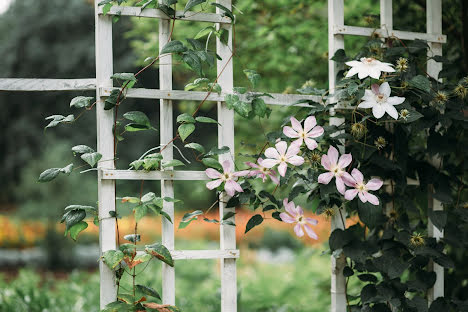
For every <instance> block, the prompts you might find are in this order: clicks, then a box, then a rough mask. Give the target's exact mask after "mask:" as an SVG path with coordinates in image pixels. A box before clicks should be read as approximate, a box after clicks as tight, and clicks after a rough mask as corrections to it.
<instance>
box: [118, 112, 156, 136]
mask: <svg viewBox="0 0 468 312" xmlns="http://www.w3.org/2000/svg"><path fill="white" fill-rule="evenodd" d="M123 117H124V118H125V119H127V120H130V121H132V122H133V123H130V124H128V125H126V126H125V130H126V131H131V132H132V131H141V130H148V129H153V127H151V122H150V120H149V118H148V116H146V114H145V113H143V112H140V111H132V112H127V113H125V114H124V115H123Z"/></svg>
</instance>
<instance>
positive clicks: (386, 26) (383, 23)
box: [380, 0, 393, 33]
mask: <svg viewBox="0 0 468 312" xmlns="http://www.w3.org/2000/svg"><path fill="white" fill-rule="evenodd" d="M380 28H381V29H382V30H383V31H385V32H386V33H391V31H392V30H393V8H392V0H380Z"/></svg>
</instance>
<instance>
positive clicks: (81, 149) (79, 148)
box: [72, 145, 94, 154]
mask: <svg viewBox="0 0 468 312" xmlns="http://www.w3.org/2000/svg"><path fill="white" fill-rule="evenodd" d="M72 152H73V154H84V153H94V150H93V149H92V148H91V147H89V146H86V145H76V146H73V147H72Z"/></svg>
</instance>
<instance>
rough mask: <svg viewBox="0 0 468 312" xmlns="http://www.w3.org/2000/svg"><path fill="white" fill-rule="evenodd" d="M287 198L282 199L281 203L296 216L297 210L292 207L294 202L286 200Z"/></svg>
mask: <svg viewBox="0 0 468 312" xmlns="http://www.w3.org/2000/svg"><path fill="white" fill-rule="evenodd" d="M287 201H288V199H287V198H285V199H284V200H283V205H284V209H285V210H286V211H287V212H288V213H289V214H290V215H291V216H293V217H296V216H297V210H296V207H294V202H292V201H291V202H289V203H288V202H287Z"/></svg>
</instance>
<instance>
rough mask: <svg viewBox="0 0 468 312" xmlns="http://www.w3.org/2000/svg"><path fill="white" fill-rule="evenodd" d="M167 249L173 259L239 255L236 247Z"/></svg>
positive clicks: (219, 257) (234, 256) (234, 257)
mask: <svg viewBox="0 0 468 312" xmlns="http://www.w3.org/2000/svg"><path fill="white" fill-rule="evenodd" d="M169 251H170V253H171V256H172V259H173V260H207V259H237V258H239V256H240V252H239V250H237V249H231V250H230V249H225V250H169ZM137 254H145V252H144V251H138V252H137Z"/></svg>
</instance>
